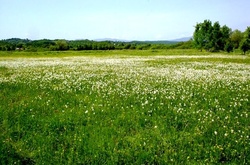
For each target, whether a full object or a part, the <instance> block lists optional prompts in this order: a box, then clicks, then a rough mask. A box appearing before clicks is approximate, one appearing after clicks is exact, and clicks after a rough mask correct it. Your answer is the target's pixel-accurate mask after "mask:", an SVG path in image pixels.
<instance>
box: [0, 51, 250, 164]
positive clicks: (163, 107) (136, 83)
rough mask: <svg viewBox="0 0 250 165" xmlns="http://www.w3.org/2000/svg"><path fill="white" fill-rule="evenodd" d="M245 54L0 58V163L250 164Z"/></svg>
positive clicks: (249, 80) (249, 78)
mask: <svg viewBox="0 0 250 165" xmlns="http://www.w3.org/2000/svg"><path fill="white" fill-rule="evenodd" d="M249 110H250V56H249V55H245V56H244V55H239V54H238V55H237V54H224V53H217V54H211V53H207V52H198V51H191V50H187V51H185V50H174V51H171V50H167V51H164V50H159V51H157V50H152V51H151V50H147V51H136V50H134V51H83V52H0V132H1V134H0V163H1V164H3V165H4V164H222V163H224V164H250V137H249V136H250V120H249V115H250V111H249Z"/></svg>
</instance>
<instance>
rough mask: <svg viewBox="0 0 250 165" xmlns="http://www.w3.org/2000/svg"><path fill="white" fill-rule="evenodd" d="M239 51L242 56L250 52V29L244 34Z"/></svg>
mask: <svg viewBox="0 0 250 165" xmlns="http://www.w3.org/2000/svg"><path fill="white" fill-rule="evenodd" d="M240 49H241V50H242V51H243V53H244V54H246V52H247V51H248V50H250V27H247V29H246V31H245V32H244V36H243V40H242V41H241V43H240Z"/></svg>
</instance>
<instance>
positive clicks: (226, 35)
mask: <svg viewBox="0 0 250 165" xmlns="http://www.w3.org/2000/svg"><path fill="white" fill-rule="evenodd" d="M231 34H232V29H230V28H229V27H227V26H226V25H224V26H223V27H222V28H221V35H222V36H221V37H222V38H221V45H220V46H221V47H220V50H226V51H227V52H228V50H229V49H231V47H232V41H231V39H230V36H231ZM226 47H227V48H226ZM230 51H232V50H230ZM230 51H229V52H230Z"/></svg>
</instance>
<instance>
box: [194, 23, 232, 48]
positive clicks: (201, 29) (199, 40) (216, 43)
mask: <svg viewBox="0 0 250 165" xmlns="http://www.w3.org/2000/svg"><path fill="white" fill-rule="evenodd" d="M231 31H232V30H231V29H230V28H229V27H227V26H226V25H224V26H223V27H222V28H221V26H220V24H219V22H215V23H214V24H213V25H212V22H211V21H209V20H205V21H204V22H203V23H198V24H197V25H196V26H195V31H194V36H193V39H194V46H195V47H196V48H198V49H200V50H202V49H203V48H204V49H206V50H207V51H219V50H224V49H225V45H226V44H227V43H228V44H227V46H228V47H227V50H228V51H229V50H230V48H231V46H230V44H229V37H230V34H231Z"/></svg>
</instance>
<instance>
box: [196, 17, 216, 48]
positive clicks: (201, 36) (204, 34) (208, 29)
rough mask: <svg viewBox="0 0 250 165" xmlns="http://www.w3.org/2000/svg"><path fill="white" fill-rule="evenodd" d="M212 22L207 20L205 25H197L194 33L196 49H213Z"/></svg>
mask: <svg viewBox="0 0 250 165" xmlns="http://www.w3.org/2000/svg"><path fill="white" fill-rule="evenodd" d="M212 29H213V27H212V22H211V21H210V20H205V21H204V22H203V23H197V24H196V26H195V31H194V36H193V38H194V45H195V47H196V48H198V49H200V50H201V51H202V49H206V50H209V48H210V47H211V42H210V41H211V38H212V36H211V34H212Z"/></svg>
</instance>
